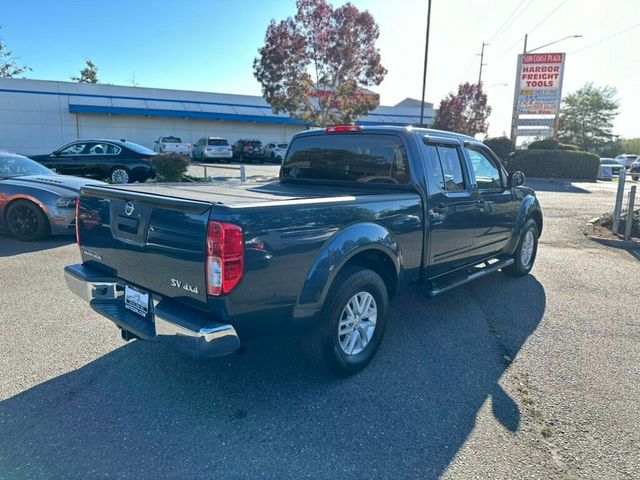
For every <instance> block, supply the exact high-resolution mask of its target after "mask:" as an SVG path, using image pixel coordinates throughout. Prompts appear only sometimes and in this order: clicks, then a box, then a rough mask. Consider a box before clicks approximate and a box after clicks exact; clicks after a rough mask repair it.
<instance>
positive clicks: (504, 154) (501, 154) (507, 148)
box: [482, 137, 516, 165]
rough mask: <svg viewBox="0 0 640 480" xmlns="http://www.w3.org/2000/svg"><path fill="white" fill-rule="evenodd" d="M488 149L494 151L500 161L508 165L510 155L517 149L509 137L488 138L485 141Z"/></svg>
mask: <svg viewBox="0 0 640 480" xmlns="http://www.w3.org/2000/svg"><path fill="white" fill-rule="evenodd" d="M482 143H484V144H485V145H486V146H487V147H489V148H490V149H491V150H493V153H495V154H496V155H497V156H498V158H499V159H500V160H502V162H503V163H504V164H505V165H506V163H507V161H508V159H509V155H511V153H512V152H513V151H514V150H515V149H516V147H515V145H514V144H513V142H512V141H511V139H509V138H507V137H488V138H485V139H484V140H483V142H482Z"/></svg>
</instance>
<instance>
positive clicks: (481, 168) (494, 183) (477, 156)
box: [467, 148, 502, 190]
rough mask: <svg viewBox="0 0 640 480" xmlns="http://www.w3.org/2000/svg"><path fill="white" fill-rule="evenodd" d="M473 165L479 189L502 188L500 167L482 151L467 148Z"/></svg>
mask: <svg viewBox="0 0 640 480" xmlns="http://www.w3.org/2000/svg"><path fill="white" fill-rule="evenodd" d="M467 153H468V154H469V158H470V160H471V167H472V168H473V173H474V174H475V177H476V183H477V184H478V190H495V189H500V188H502V181H501V180H500V169H499V168H498V167H497V166H496V165H495V164H494V163H493V161H492V160H491V159H490V158H489V157H488V156H487V155H486V154H485V153H484V152H482V151H480V150H473V149H470V148H467Z"/></svg>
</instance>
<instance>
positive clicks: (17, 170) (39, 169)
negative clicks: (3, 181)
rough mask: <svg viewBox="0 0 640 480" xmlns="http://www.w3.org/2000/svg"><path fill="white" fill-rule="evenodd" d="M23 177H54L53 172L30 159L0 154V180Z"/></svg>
mask: <svg viewBox="0 0 640 480" xmlns="http://www.w3.org/2000/svg"><path fill="white" fill-rule="evenodd" d="M23 175H53V172H52V171H51V170H49V169H48V168H46V167H43V166H42V165H40V164H39V163H38V162H34V161H33V160H31V159H30V158H26V157H20V156H18V155H3V154H2V153H0V178H9V177H19V176H23Z"/></svg>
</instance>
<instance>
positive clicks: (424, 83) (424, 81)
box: [420, 0, 431, 126]
mask: <svg viewBox="0 0 640 480" xmlns="http://www.w3.org/2000/svg"><path fill="white" fill-rule="evenodd" d="M430 26H431V0H429V6H428V7H427V38H426V40H425V42H424V70H423V72H422V101H421V102H420V126H422V124H423V122H424V90H425V88H426V87H427V57H428V56H429V27H430Z"/></svg>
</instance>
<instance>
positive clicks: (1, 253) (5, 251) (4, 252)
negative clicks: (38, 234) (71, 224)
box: [0, 232, 76, 258]
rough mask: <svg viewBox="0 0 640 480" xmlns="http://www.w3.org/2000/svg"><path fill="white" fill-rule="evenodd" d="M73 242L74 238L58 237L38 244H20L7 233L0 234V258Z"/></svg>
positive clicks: (67, 236) (68, 236)
mask: <svg viewBox="0 0 640 480" xmlns="http://www.w3.org/2000/svg"><path fill="white" fill-rule="evenodd" d="M75 241H76V238H75V237H74V236H70V235H60V236H54V237H50V238H47V239H46V240H41V241H39V242H21V241H20V240H17V239H15V238H13V237H12V236H10V235H9V234H8V233H4V232H0V258H2V257H12V256H14V255H20V254H23V253H32V252H40V251H42V250H49V249H51V248H58V247H63V246H65V245H69V244H71V243H74V242H75Z"/></svg>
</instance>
